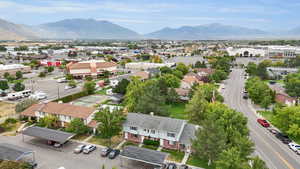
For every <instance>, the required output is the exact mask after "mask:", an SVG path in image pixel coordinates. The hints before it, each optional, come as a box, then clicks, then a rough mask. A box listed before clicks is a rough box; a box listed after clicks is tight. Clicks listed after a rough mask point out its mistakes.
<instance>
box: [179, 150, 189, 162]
mask: <svg viewBox="0 0 300 169" xmlns="http://www.w3.org/2000/svg"><path fill="white" fill-rule="evenodd" d="M189 156H190V153H187V152H185V153H184V157H183V159H182V160H181V164H186V162H187V160H188V159H189Z"/></svg>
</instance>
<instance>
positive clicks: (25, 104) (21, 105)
mask: <svg viewBox="0 0 300 169" xmlns="http://www.w3.org/2000/svg"><path fill="white" fill-rule="evenodd" d="M36 103H38V101H37V100H35V99H26V100H23V101H21V102H19V103H18V104H17V105H16V107H15V111H16V112H17V113H20V112H22V111H24V110H26V109H27V108H28V107H30V106H32V105H33V104H36Z"/></svg>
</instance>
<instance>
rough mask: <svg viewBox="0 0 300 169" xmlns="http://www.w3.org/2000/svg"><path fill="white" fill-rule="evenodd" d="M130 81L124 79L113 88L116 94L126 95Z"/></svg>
mask: <svg viewBox="0 0 300 169" xmlns="http://www.w3.org/2000/svg"><path fill="white" fill-rule="evenodd" d="M129 83H130V81H129V80H127V79H122V80H121V81H120V82H119V83H118V84H117V86H116V87H115V88H113V92H114V93H121V94H126V90H127V86H128V85H129Z"/></svg>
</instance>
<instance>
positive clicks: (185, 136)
mask: <svg viewBox="0 0 300 169" xmlns="http://www.w3.org/2000/svg"><path fill="white" fill-rule="evenodd" d="M196 130H197V127H196V126H195V125H193V124H189V123H188V124H186V125H185V126H184V128H183V131H182V134H181V136H180V139H179V142H180V143H182V144H185V145H191V144H192V139H195V138H196V136H195V134H196Z"/></svg>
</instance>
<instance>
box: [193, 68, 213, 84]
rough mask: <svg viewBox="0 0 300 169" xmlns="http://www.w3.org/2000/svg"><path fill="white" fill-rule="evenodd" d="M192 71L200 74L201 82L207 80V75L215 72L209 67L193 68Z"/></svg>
mask: <svg viewBox="0 0 300 169" xmlns="http://www.w3.org/2000/svg"><path fill="white" fill-rule="evenodd" d="M194 71H195V73H197V75H198V76H200V79H201V81H203V82H209V76H210V75H212V74H213V73H214V72H215V70H214V69H211V68H195V69H194Z"/></svg>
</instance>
